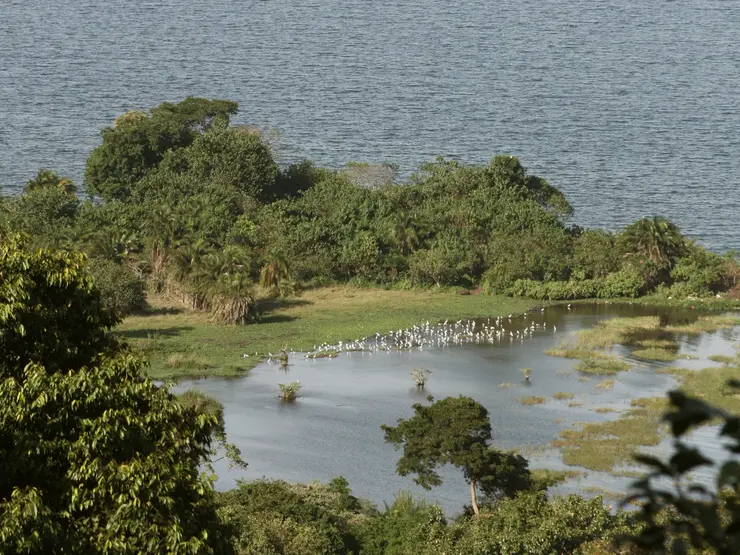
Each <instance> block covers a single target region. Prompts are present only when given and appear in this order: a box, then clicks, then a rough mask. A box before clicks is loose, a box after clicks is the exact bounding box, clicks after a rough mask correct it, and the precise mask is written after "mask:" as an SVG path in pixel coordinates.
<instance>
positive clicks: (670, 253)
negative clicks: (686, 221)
mask: <svg viewBox="0 0 740 555" xmlns="http://www.w3.org/2000/svg"><path fill="white" fill-rule="evenodd" d="M618 243H619V245H620V248H621V250H622V252H623V254H624V255H625V256H635V257H638V258H641V259H644V260H649V261H650V262H652V263H653V264H655V265H656V266H659V267H671V266H673V264H674V263H675V262H676V260H677V259H678V258H679V257H681V256H682V255H683V254H684V252H685V251H686V240H685V239H684V237H683V235H681V230H680V229H679V228H678V226H676V225H675V224H673V223H671V222H670V221H668V220H667V219H665V218H661V217H658V216H655V217H653V218H642V219H641V220H638V221H636V222H635V223H633V224H632V225H630V226H628V227H626V228H625V229H624V231H622V233H620V234H619V235H618Z"/></svg>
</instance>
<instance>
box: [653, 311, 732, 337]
mask: <svg viewBox="0 0 740 555" xmlns="http://www.w3.org/2000/svg"><path fill="white" fill-rule="evenodd" d="M735 326H740V318H738V317H735V316H700V317H699V318H697V319H696V321H695V322H691V323H690V324H681V325H673V326H666V328H665V329H666V330H667V331H670V332H672V333H685V334H689V335H697V334H700V333H713V332H715V331H719V330H722V329H728V328H732V327H735Z"/></svg>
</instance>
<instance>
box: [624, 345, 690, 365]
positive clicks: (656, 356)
mask: <svg viewBox="0 0 740 555" xmlns="http://www.w3.org/2000/svg"><path fill="white" fill-rule="evenodd" d="M632 356H635V357H637V358H642V359H645V360H657V361H661V362H672V361H674V360H678V358H679V357H678V354H677V353H676V352H674V351H669V350H668V349H661V348H659V347H650V348H647V349H637V350H635V351H632Z"/></svg>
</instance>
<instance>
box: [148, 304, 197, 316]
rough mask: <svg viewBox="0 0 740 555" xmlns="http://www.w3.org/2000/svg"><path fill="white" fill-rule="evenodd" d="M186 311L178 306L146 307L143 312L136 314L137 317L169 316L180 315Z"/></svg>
mask: <svg viewBox="0 0 740 555" xmlns="http://www.w3.org/2000/svg"><path fill="white" fill-rule="evenodd" d="M184 311H185V309H183V308H181V307H178V306H158V307H155V306H145V307H144V308H143V310H140V311H139V312H137V313H136V315H137V316H169V315H171V314H180V313H182V312H184Z"/></svg>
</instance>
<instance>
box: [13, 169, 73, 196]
mask: <svg viewBox="0 0 740 555" xmlns="http://www.w3.org/2000/svg"><path fill="white" fill-rule="evenodd" d="M44 188H54V189H59V190H61V191H62V192H64V193H67V194H70V195H72V194H74V193H75V191H76V190H77V188H76V187H75V184H74V182H73V181H72V180H71V179H67V178H66V177H61V176H60V175H59V174H58V173H56V172H55V171H53V170H47V169H40V170H39V172H38V173H37V174H36V177H34V178H33V179H31V180H30V181H29V182H28V183H26V186H25V187H24V189H23V190H24V191H25V192H30V191H35V190H37V189H44Z"/></svg>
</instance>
